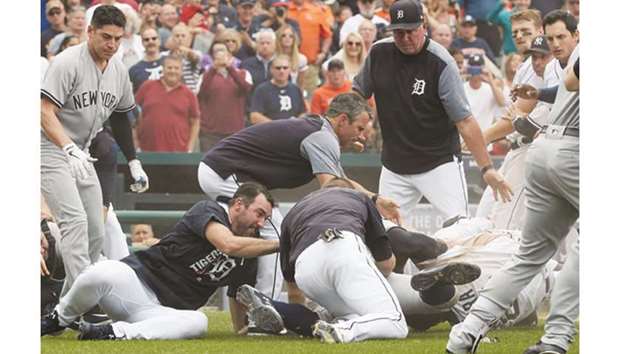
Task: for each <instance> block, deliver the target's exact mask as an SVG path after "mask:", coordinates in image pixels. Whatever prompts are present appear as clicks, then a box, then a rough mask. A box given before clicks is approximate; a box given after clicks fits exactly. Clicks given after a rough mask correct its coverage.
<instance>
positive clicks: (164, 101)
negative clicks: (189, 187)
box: [136, 80, 200, 152]
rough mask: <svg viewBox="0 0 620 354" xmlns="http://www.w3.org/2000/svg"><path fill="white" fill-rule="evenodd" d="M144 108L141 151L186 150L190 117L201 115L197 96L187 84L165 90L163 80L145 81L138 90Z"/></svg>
mask: <svg viewBox="0 0 620 354" xmlns="http://www.w3.org/2000/svg"><path fill="white" fill-rule="evenodd" d="M136 104H138V105H139V106H140V107H141V108H142V118H141V120H140V124H139V127H138V139H139V140H140V148H141V149H142V151H161V152H187V151H188V147H187V144H188V143H189V134H190V119H191V118H195V119H198V117H199V116H200V112H199V110H198V100H197V99H196V96H194V94H193V93H192V91H191V90H190V89H189V88H188V87H187V86H185V85H183V84H181V85H179V86H178V87H176V88H174V89H172V90H170V91H166V87H165V86H164V84H163V83H162V82H161V80H148V81H145V82H144V83H143V84H142V86H140V89H138V92H137V93H136Z"/></svg>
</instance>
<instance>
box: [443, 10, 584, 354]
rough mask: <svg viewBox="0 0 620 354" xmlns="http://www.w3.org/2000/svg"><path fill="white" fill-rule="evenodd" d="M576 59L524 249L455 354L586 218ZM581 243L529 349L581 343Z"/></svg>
mask: <svg viewBox="0 0 620 354" xmlns="http://www.w3.org/2000/svg"><path fill="white" fill-rule="evenodd" d="M564 18H566V17H564ZM545 23H546V25H545V32H546V35H547V38H548V40H549V42H550V45H551V47H554V45H556V44H559V43H561V42H563V41H564V40H566V37H567V34H566V33H568V29H567V27H566V26H565V22H564V21H561V20H559V21H557V22H555V21H554V22H552V23H551V22H550V23H547V21H546V20H545ZM557 51H560V50H557ZM571 59H572V58H571ZM571 59H569V62H568V67H567V77H566V78H565V80H564V82H562V83H561V84H560V85H559V86H558V89H557V93H556V96H555V102H554V105H553V108H552V110H551V113H550V115H551V119H552V124H550V125H548V126H546V127H545V128H543V130H542V132H543V135H542V136H541V137H539V138H537V139H536V140H535V141H534V143H533V144H532V146H531V147H530V151H529V153H528V156H527V160H526V161H527V167H526V183H527V186H526V192H525V193H526V197H527V199H528V203H527V210H526V217H525V220H526V222H525V226H524V228H523V234H522V237H521V240H520V243H519V249H518V251H517V253H516V254H515V256H514V258H513V262H511V263H510V264H509V265H508V266H507V267H505V268H503V269H501V270H500V271H499V272H498V273H497V274H495V275H494V276H493V277H492V278H491V280H490V281H489V283H488V284H487V285H486V287H485V289H484V290H483V291H482V292H481V293H480V297H479V298H478V300H477V301H476V302H475V303H474V305H473V306H472V308H471V311H470V313H469V314H468V315H467V317H466V318H465V320H464V321H463V322H461V323H459V324H458V325H456V326H454V327H453V328H452V331H451V332H450V337H449V340H448V344H447V351H448V352H449V353H474V352H475V351H476V349H477V346H478V344H479V341H480V339H481V338H482V337H483V336H484V335H485V334H486V332H487V331H488V330H489V328H490V327H491V326H492V325H493V324H494V323H495V322H497V321H498V319H499V318H500V317H501V314H503V313H504V312H505V311H506V310H507V309H508V308H509V307H510V306H511V304H512V303H513V301H514V299H515V298H516V297H517V295H518V293H519V292H520V291H521V289H523V288H524V287H525V286H526V285H527V284H528V283H529V282H530V281H531V280H532V279H533V278H534V277H535V276H537V275H538V273H539V272H540V271H541V269H542V268H543V267H544V266H545V264H546V263H547V262H548V261H549V259H551V257H552V256H553V255H554V254H555V253H556V251H557V248H558V245H559V244H560V243H561V242H562V240H563V239H564V238H565V237H566V234H567V233H568V231H569V229H570V228H571V227H572V226H573V225H574V224H575V222H576V221H577V219H578V217H579V91H578V78H579V60H578V58H575V59H574V60H571ZM571 90H577V91H575V92H573V91H571ZM573 246H574V247H573V248H572V249H571V253H570V254H569V256H568V259H567V261H566V263H565V264H564V267H563V268H562V270H561V272H560V274H559V275H558V279H557V284H556V286H555V288H554V290H553V292H552V294H551V310H550V314H549V318H548V319H547V323H546V324H545V335H544V336H543V338H542V339H541V340H540V342H539V343H538V344H536V345H534V346H532V347H530V348H528V349H527V350H526V352H525V353H526V354H542V353H547V354H565V353H566V352H567V351H568V347H569V345H570V343H571V342H572V340H573V336H574V335H575V321H576V320H577V316H578V307H579V306H578V303H579V269H578V268H579V256H578V252H577V248H578V244H577V243H575V244H574V245H573Z"/></svg>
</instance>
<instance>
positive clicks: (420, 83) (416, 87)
mask: <svg viewBox="0 0 620 354" xmlns="http://www.w3.org/2000/svg"><path fill="white" fill-rule="evenodd" d="M414 80H415V82H414V83H413V90H412V91H411V94H412V95H418V96H421V95H423V94H424V88H425V87H426V81H424V80H418V79H414Z"/></svg>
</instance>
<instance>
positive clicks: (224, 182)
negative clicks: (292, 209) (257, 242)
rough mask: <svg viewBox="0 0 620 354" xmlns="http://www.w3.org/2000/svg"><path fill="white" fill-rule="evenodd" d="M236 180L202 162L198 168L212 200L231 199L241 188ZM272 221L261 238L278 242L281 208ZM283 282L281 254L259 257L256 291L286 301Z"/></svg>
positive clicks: (273, 214)
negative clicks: (218, 172) (224, 177)
mask: <svg viewBox="0 0 620 354" xmlns="http://www.w3.org/2000/svg"><path fill="white" fill-rule="evenodd" d="M235 180H236V177H235V175H232V176H229V177H228V178H227V179H223V178H222V177H220V176H219V175H218V174H217V173H216V172H215V171H213V169H212V168H211V167H209V166H207V164H205V163H204V162H200V165H199V166H198V183H199V184H200V188H201V189H202V191H203V192H204V193H205V194H206V195H207V196H208V197H209V198H211V199H212V200H216V199H217V197H219V196H224V197H228V198H231V197H232V196H233V195H234V194H235V192H236V191H237V188H238V187H239V185H238V184H237V182H236V181H235ZM270 220H271V222H269V221H267V222H266V223H265V227H263V228H262V229H260V236H261V237H262V238H264V239H266V240H278V239H280V226H281V225H282V214H281V213H280V208H278V207H275V208H273V210H272V211H271V218H270ZM274 279H275V286H274ZM283 282H284V278H283V276H282V270H281V269H280V262H279V253H273V254H268V255H265V256H260V257H258V275H257V278H256V289H258V290H259V291H260V292H261V293H263V294H266V295H268V296H270V297H272V298H273V299H274V300H280V301H286V300H285V299H283V298H282V284H283ZM272 295H273V296H272Z"/></svg>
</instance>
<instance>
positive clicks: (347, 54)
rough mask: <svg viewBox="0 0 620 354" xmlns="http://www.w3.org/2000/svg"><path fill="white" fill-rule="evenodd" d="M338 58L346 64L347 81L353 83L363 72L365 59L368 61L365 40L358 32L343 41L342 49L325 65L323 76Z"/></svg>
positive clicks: (350, 34)
mask: <svg viewBox="0 0 620 354" xmlns="http://www.w3.org/2000/svg"><path fill="white" fill-rule="evenodd" d="M333 58H338V59H340V60H342V62H343V63H344V71H345V72H346V73H347V80H349V81H353V78H354V77H355V75H357V73H359V72H360V70H362V66H363V65H364V59H366V48H365V47H364V39H363V38H362V36H361V35H360V34H359V33H357V32H351V33H349V34H348V35H347V37H346V38H345V39H344V41H342V47H341V48H340V50H339V51H338V52H337V53H336V54H334V56H333V57H331V58H330V59H329V60H326V61H325V63H323V67H322V69H323V75H325V72H327V64H329V62H330V61H331V60H332V59H333Z"/></svg>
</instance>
